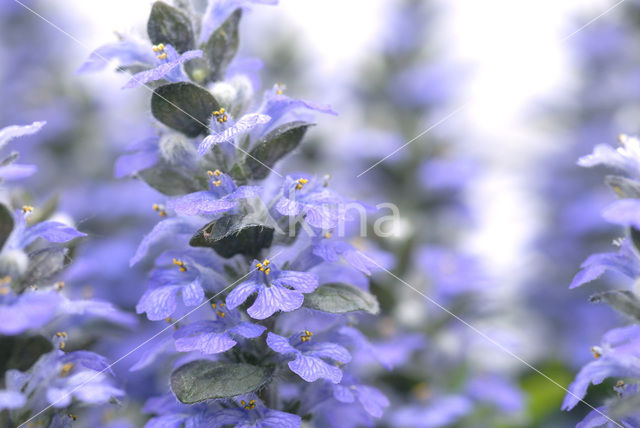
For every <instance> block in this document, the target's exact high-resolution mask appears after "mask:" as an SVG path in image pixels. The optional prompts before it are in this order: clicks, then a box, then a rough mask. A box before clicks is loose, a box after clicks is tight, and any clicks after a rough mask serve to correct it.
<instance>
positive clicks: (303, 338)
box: [300, 330, 313, 342]
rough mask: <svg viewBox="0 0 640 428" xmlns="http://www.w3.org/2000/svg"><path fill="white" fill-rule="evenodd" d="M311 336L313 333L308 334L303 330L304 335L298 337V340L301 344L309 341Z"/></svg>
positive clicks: (307, 331)
mask: <svg viewBox="0 0 640 428" xmlns="http://www.w3.org/2000/svg"><path fill="white" fill-rule="evenodd" d="M311 336H313V333H312V332H310V331H309V330H305V331H304V335H303V336H300V340H302V341H303V342H306V341H307V340H311Z"/></svg>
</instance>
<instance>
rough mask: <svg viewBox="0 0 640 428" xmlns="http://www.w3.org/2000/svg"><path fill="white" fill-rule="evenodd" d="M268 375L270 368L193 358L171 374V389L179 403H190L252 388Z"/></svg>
mask: <svg viewBox="0 0 640 428" xmlns="http://www.w3.org/2000/svg"><path fill="white" fill-rule="evenodd" d="M270 378H271V373H270V370H268V369H267V368H264V367H258V366H253V365H250V364H243V363H220V362H217V361H210V360H196V361H192V362H190V363H188V364H185V365H184V366H182V367H179V368H178V369H176V370H175V371H174V372H173V373H171V390H172V391H173V393H174V394H175V395H176V397H178V400H180V401H181V402H183V403H185V404H193V403H198V402H200V401H204V400H210V399H215V398H231V397H235V396H237V395H241V394H247V393H249V392H253V391H256V390H257V389H260V388H261V387H262V386H264V385H265V384H266V383H267V382H269V380H270Z"/></svg>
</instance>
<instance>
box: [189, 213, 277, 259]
mask: <svg viewBox="0 0 640 428" xmlns="http://www.w3.org/2000/svg"><path fill="white" fill-rule="evenodd" d="M273 232H274V229H273V227H270V226H267V225H264V224H259V223H255V222H245V221H243V218H242V217H241V216H238V215H229V216H224V217H222V218H220V219H218V220H214V221H212V222H211V223H209V224H207V225H206V226H204V227H203V228H202V229H200V230H199V231H198V232H196V234H195V235H193V237H192V238H191V240H190V241H189V244H190V245H192V246H194V247H209V248H213V249H214V250H215V252H216V253H218V254H219V255H221V256H222V257H226V258H230V257H233V256H235V255H236V254H245V255H248V256H257V255H258V253H259V252H260V250H262V249H263V248H268V247H269V246H270V245H271V242H272V241H273Z"/></svg>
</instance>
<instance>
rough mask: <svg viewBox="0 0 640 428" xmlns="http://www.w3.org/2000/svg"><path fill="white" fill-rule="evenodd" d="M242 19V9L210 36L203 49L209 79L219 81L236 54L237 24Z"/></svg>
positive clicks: (237, 10) (237, 42)
mask: <svg viewBox="0 0 640 428" xmlns="http://www.w3.org/2000/svg"><path fill="white" fill-rule="evenodd" d="M241 17H242V9H236V10H235V12H233V13H232V14H231V16H229V18H227V20H226V21H224V22H223V23H222V25H220V27H218V29H217V30H216V31H214V32H213V34H211V37H209V40H207V43H205V45H204V47H203V49H202V50H203V52H204V57H205V58H206V59H207V61H208V62H209V70H210V79H211V80H221V79H223V78H224V72H225V71H226V69H227V67H228V66H229V64H230V63H231V60H233V57H234V56H236V53H237V52H238V45H239V39H238V24H239V23H240V18H241Z"/></svg>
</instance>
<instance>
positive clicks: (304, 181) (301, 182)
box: [296, 178, 309, 190]
mask: <svg viewBox="0 0 640 428" xmlns="http://www.w3.org/2000/svg"><path fill="white" fill-rule="evenodd" d="M308 182H309V180H308V179H306V178H299V179H298V181H297V184H296V190H300V189H302V188H303V187H304V185H305V184H307V183H308Z"/></svg>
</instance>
